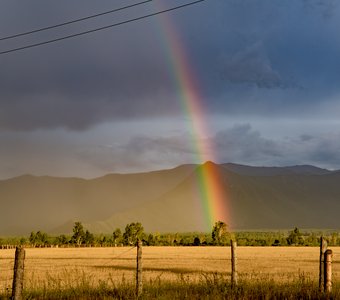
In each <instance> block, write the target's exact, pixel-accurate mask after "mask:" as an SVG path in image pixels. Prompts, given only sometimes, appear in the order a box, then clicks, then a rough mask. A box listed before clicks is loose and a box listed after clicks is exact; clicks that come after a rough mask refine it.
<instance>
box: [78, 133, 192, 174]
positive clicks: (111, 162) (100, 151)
mask: <svg viewBox="0 0 340 300" xmlns="http://www.w3.org/2000/svg"><path fill="white" fill-rule="evenodd" d="M191 143H192V141H191V140H190V138H189V137H187V136H185V135H177V136H168V137H151V136H146V135H145V136H142V135H139V136H134V137H131V138H130V139H129V140H128V141H127V142H126V143H117V144H113V145H104V146H96V147H92V148H90V149H86V150H84V151H81V152H78V154H77V155H78V157H79V158H80V159H81V160H83V161H86V162H87V163H90V164H93V165H94V166H95V167H96V168H99V169H100V168H101V169H103V170H106V171H110V172H116V171H121V170H124V172H136V171H142V170H149V169H150V168H151V169H156V168H158V169H159V168H169V167H173V166H176V165H179V164H185V163H189V162H193V161H194V160H193V157H195V156H196V153H194V151H193V149H192V146H191ZM156 166H157V167H156Z"/></svg>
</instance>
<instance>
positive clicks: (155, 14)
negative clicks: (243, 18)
mask: <svg viewBox="0 0 340 300" xmlns="http://www.w3.org/2000/svg"><path fill="white" fill-rule="evenodd" d="M204 1H205V0H197V1H193V2H189V3H186V4H182V5H178V6H175V7H172V8H168V9H165V10H161V11H157V12H154V13H151V14H147V15H144V16H141V17H137V18H132V19H128V20H126V21H122V22H118V23H114V24H111V25H107V26H103V27H98V28H95V29H91V30H87V31H83V32H79V33H76V34H71V35H67V36H63V37H60V38H56V39H51V40H47V41H44V42H40V43H35V44H29V45H26V46H22V47H18V48H13V49H9V50H5V51H1V52H0V55H3V54H7V53H11V52H16V51H20V50H24V49H29V48H33V47H38V46H42V45H46V44H51V43H55V42H59V41H63V40H66V39H71V38H74V37H78V36H81V35H86V34H89V33H93V32H97V31H101V30H105V29H108V28H112V27H116V26H120V25H124V24H127V23H132V22H135V21H140V20H143V19H147V18H150V17H153V16H157V15H160V14H163V13H167V12H170V11H174V10H178V9H181V8H184V7H188V6H191V5H194V4H197V3H199V2H204Z"/></svg>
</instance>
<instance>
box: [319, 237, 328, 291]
mask: <svg viewBox="0 0 340 300" xmlns="http://www.w3.org/2000/svg"><path fill="white" fill-rule="evenodd" d="M326 250H327V241H326V239H325V238H324V237H323V236H322V237H321V238H320V260H319V290H320V291H322V290H324V284H325V281H324V279H325V275H324V270H325V267H324V257H325V252H326Z"/></svg>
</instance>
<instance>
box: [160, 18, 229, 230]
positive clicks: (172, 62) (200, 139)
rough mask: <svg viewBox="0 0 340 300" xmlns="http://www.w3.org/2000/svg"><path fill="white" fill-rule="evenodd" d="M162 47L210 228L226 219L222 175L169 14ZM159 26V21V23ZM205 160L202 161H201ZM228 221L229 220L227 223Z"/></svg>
mask: <svg viewBox="0 0 340 300" xmlns="http://www.w3.org/2000/svg"><path fill="white" fill-rule="evenodd" d="M159 20H160V23H161V31H162V32H161V35H162V36H163V38H162V40H163V45H164V51H166V55H167V57H168V60H169V68H170V69H171V72H172V77H173V80H174V82H175V84H176V86H177V91H178V98H179V101H180V103H181V106H182V108H183V111H184V112H185V114H186V115H187V116H188V119H189V130H190V134H191V137H192V141H193V142H192V144H193V149H194V152H195V153H196V154H197V158H196V160H195V162H196V163H198V164H202V165H201V166H200V167H198V169H197V170H198V178H197V197H198V198H199V202H200V209H201V211H202V213H203V215H204V222H203V223H204V224H203V225H204V228H205V229H206V230H210V229H211V228H212V225H213V224H214V223H215V222H216V221H225V222H226V223H227V224H228V223H229V221H230V219H229V214H228V213H229V211H228V209H227V200H228V199H227V194H226V191H225V190H224V189H223V188H222V187H223V185H222V180H223V179H222V177H221V175H220V174H219V171H218V168H217V167H216V166H215V165H214V164H213V163H211V162H210V161H215V158H216V155H215V153H214V147H213V144H212V143H211V142H210V141H209V133H210V131H209V128H208V124H207V121H206V117H205V113H204V111H205V109H204V106H203V103H202V97H201V93H200V88H199V84H198V81H197V79H196V76H195V72H194V70H193V67H192V65H191V64H190V59H189V57H188V55H187V52H186V50H185V47H184V45H185V44H184V43H183V41H182V40H181V38H180V35H179V34H178V31H177V30H176V27H175V25H174V24H173V22H172V21H171V19H170V17H169V15H168V14H162V15H161V16H160V17H159ZM158 26H159V24H158ZM203 163H204V164H203ZM228 225H230V224H228Z"/></svg>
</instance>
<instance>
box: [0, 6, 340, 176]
mask: <svg viewBox="0 0 340 300" xmlns="http://www.w3.org/2000/svg"><path fill="white" fill-rule="evenodd" d="M136 2H138V0H135V1H127V0H124V1H119V0H115V1H92V0H73V1H70V0H59V1H46V0H32V1H19V0H4V1H2V2H1V6H2V7H1V10H0V37H4V36H8V35H12V34H16V33H20V32H24V31H28V30H33V29H37V28H41V27H45V26H50V25H54V24H58V23H60V22H65V21H69V20H73V19H76V18H81V17H85V16H88V15H92V14H95V13H101V12H104V11H107V10H111V9H114V8H117V7H120V6H122V5H126V4H128V3H136ZM188 2H190V0H186V1H184V0H167V1H161V0H154V1H153V2H152V3H149V4H145V5H142V6H138V7H135V8H132V9H129V10H125V11H123V12H120V13H116V14H110V15H106V16H103V17H100V18H96V19H92V20H88V21H86V22H82V23H77V24H73V25H71V26H67V27H63V28H58V29H54V30H50V31H47V32H40V33H36V34H32V35H28V36H24V37H20V38H17V39H13V40H3V41H0V51H5V50H8V49H12V48H15V47H20V46H24V45H27V44H31V43H36V42H41V41H45V40H47V39H51V38H58V37H62V36H64V35H68V34H74V33H77V32H80V31H84V30H89V29H93V28H96V27H100V26H105V25H109V24H112V23H116V22H121V21H124V20H127V19H129V18H134V17H139V16H141V15H144V14H148V13H150V12H155V11H157V10H159V9H160V8H161V7H163V8H167V7H173V6H176V5H180V4H183V3H188ZM161 4H162V5H161ZM166 17H167V18H168V19H169V20H168V24H172V25H171V26H172V28H171V30H174V31H175V32H176V35H177V37H178V38H179V40H180V41H181V46H182V48H183V49H185V52H186V55H187V57H188V62H187V63H188V64H189V65H190V68H191V71H192V73H193V74H194V76H195V78H196V80H197V83H198V86H199V90H200V93H199V95H200V99H199V101H200V103H201V105H202V107H203V108H204V113H205V114H204V119H205V121H206V122H207V125H208V127H209V128H210V131H209V132H208V133H207V135H206V136H200V138H202V139H205V140H207V141H208V142H209V145H211V146H212V147H213V148H214V150H215V152H216V157H214V160H215V161H216V162H217V163H222V162H235V163H242V164H249V165H258V166H273V165H275V166H285V165H295V164H313V165H316V166H319V167H325V168H329V169H340V126H339V125H340V118H339V116H340V35H339V28H340V5H339V3H338V1H337V0H295V1H282V0H206V1H204V2H202V3H199V4H196V5H193V6H190V7H187V8H183V9H181V10H178V11H174V12H171V13H168V14H167V16H166ZM162 18H164V16H157V17H152V18H149V19H145V20H142V21H138V22H133V23H130V24H125V25H122V26H119V27H114V28H111V29H107V30H103V31H100V32H96V33H92V34H89V35H85V36H81V37H77V38H74V39H70V40H65V41H61V42H58V43H54V44H49V45H44V46H41V47H37V48H31V49H26V50H23V51H18V52H14V53H9V54H4V55H0V141H1V144H0V179H5V178H10V177H14V176H18V175H21V174H27V173H29V174H35V175H54V176H80V177H85V178H92V177H96V176H101V175H104V174H106V173H109V172H124V173H126V172H139V171H147V170H155V169H162V168H170V167H175V166H177V165H179V164H183V163H192V162H197V160H196V159H197V153H196V152H195V151H196V149H195V147H193V145H192V136H191V134H190V131H189V124H188V122H189V118H188V114H187V113H186V112H184V111H183V108H182V103H181V101H182V100H181V98H180V91H179V90H178V86H177V84H176V80H175V79H176V77H175V74H174V66H172V65H171V64H170V62H171V59H170V57H169V53H171V47H170V48H169V47H168V46H169V44H170V43H171V39H170V37H169V36H167V32H169V31H167V30H165V28H164V24H165V23H164V22H162V20H161V19H162Z"/></svg>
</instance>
